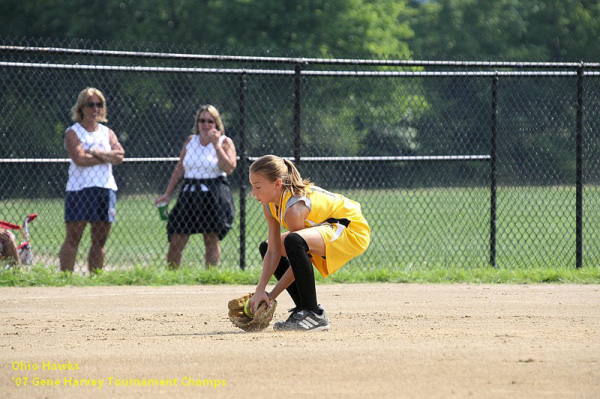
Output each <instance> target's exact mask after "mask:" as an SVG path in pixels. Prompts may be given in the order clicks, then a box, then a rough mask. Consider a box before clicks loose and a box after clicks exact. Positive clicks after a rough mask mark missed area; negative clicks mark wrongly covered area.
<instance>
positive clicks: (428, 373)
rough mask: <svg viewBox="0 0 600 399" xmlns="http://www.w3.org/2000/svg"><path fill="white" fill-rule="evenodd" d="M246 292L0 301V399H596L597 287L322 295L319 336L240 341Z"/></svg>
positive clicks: (101, 290)
mask: <svg viewBox="0 0 600 399" xmlns="http://www.w3.org/2000/svg"><path fill="white" fill-rule="evenodd" d="M252 289H253V287H248V286H175V287H86V288H72V287H67V288H0V309H1V310H0V312H1V314H2V320H1V327H0V335H1V340H0V359H1V368H0V370H1V371H0V397H2V398H8V397H10V398H23V397H31V398H34V397H36V398H59V397H60V398H80V397H106V398H108V397H130V398H138V397H202V398H250V397H255V396H256V397H260V398H276V397H286V398H288V397H297V398H300V397H301V398H314V397H322V398H325V397H327V398H328V397H344V398H346V397H350V398H352V397H356V398H359V397H360V398H364V397H367V398H370V397H377V398H466V397H473V398H561V399H564V398H598V397H600V286H598V285H519V286H512V285H412V284H406V285H401V284H398V285H396V284H369V285H367V284H360V285H341V284H336V285H320V286H319V287H318V288H317V289H318V293H319V301H320V302H321V303H322V304H323V305H324V307H325V309H327V311H328V313H329V317H330V319H331V323H332V330H331V331H329V332H316V333H278V332H274V331H273V330H272V329H269V330H266V331H265V332H262V333H253V334H249V333H243V332H240V331H237V330H235V329H234V327H233V326H232V325H231V324H230V322H229V320H228V319H227V318H226V304H227V301H228V300H229V299H230V298H233V297H235V296H238V295H239V294H241V293H245V292H247V291H250V290H252ZM290 306H291V301H290V300H289V299H288V298H287V297H285V298H284V295H282V297H281V299H280V302H279V308H278V310H277V312H276V319H278V320H281V319H284V318H285V317H286V316H287V312H286V310H287V308H288V307H290ZM42 383H43V384H45V385H42ZM88 384H89V386H88ZM100 384H101V385H100Z"/></svg>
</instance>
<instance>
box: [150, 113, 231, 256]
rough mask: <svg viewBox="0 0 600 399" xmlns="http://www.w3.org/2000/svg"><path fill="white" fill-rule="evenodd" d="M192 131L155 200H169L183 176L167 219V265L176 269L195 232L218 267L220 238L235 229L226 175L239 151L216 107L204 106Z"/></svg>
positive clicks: (159, 201) (157, 201)
mask: <svg viewBox="0 0 600 399" xmlns="http://www.w3.org/2000/svg"><path fill="white" fill-rule="evenodd" d="M193 133H194V134H192V135H191V136H189V137H188V139H187V140H186V142H185V144H184V146H183V149H182V150H181V154H180V156H179V162H177V165H176V166H175V170H174V171H173V174H172V175H171V179H170V180H169V184H168V185H167V189H166V190H165V192H164V194H163V195H161V196H160V197H159V198H158V199H157V200H156V202H155V203H156V204H159V203H161V202H167V203H168V202H169V201H170V200H171V196H172V194H173V191H174V190H175V188H176V187H177V185H178V184H179V183H180V182H181V181H182V180H183V184H182V187H181V191H180V193H179V197H178V199H177V203H176V204H175V207H173V209H172V210H171V212H170V213H169V217H168V222H167V236H168V239H169V250H168V253H167V263H168V265H169V266H170V267H172V268H177V267H179V265H180V264H181V256H182V253H183V250H184V249H185V246H186V245H187V242H188V240H189V237H190V235H192V234H197V233H201V234H202V235H203V237H204V245H205V247H206V252H205V265H206V267H209V266H214V265H216V264H217V263H218V262H219V259H220V257H221V245H220V243H219V241H220V240H222V239H223V238H224V237H225V235H226V234H227V233H228V232H229V230H230V229H231V225H232V222H233V217H234V215H235V207H234V204H233V197H232V195H231V190H230V188H229V183H228V181H227V176H228V175H230V174H231V173H233V171H234V170H235V168H236V166H237V153H236V149H235V144H234V143H233V140H231V139H230V138H229V137H227V136H225V128H224V127H223V122H222V120H221V116H220V115H219V111H217V109H216V108H215V107H214V106H212V105H204V106H202V107H200V109H199V110H198V112H197V113H196V117H195V119H194V128H193Z"/></svg>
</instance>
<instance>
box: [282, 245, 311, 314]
mask: <svg viewBox="0 0 600 399" xmlns="http://www.w3.org/2000/svg"><path fill="white" fill-rule="evenodd" d="M283 245H284V246H285V251H286V252H287V257H288V259H289V261H290V266H291V267H292V270H293V271H294V277H295V278H296V280H295V282H296V286H297V287H298V292H299V294H300V301H301V305H302V309H307V310H311V311H313V312H315V313H317V314H319V312H320V311H319V306H318V304H317V289H316V286H315V272H314V270H313V265H312V263H311V261H310V258H309V257H308V249H309V248H308V244H307V243H306V241H304V238H302V236H301V235H300V234H297V233H290V234H288V235H287V237H286V238H285V240H283Z"/></svg>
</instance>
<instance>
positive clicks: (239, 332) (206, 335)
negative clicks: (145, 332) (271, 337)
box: [156, 330, 264, 337]
mask: <svg viewBox="0 0 600 399" xmlns="http://www.w3.org/2000/svg"><path fill="white" fill-rule="evenodd" d="M257 332H264V331H257ZM239 334H248V333H247V332H246V331H241V330H240V331H209V332H204V333H177V334H161V335H156V336H157V337H214V336H219V335H239ZM250 334H252V333H250Z"/></svg>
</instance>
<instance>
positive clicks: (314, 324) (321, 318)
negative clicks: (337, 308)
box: [273, 306, 329, 331]
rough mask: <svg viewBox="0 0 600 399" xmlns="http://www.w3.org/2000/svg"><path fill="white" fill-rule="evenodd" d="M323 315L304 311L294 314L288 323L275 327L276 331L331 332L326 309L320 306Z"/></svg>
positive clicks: (278, 324)
mask: <svg viewBox="0 0 600 399" xmlns="http://www.w3.org/2000/svg"><path fill="white" fill-rule="evenodd" d="M319 309H320V310H321V311H322V313H321V315H318V314H317V313H315V312H313V311H310V310H306V309H302V310H297V311H295V312H292V314H291V315H290V317H288V319H287V320H286V321H280V322H277V323H275V324H274V325H273V329H274V330H275V331H323V330H329V318H328V317H327V313H325V309H323V308H322V307H320V306H319Z"/></svg>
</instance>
